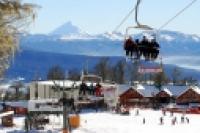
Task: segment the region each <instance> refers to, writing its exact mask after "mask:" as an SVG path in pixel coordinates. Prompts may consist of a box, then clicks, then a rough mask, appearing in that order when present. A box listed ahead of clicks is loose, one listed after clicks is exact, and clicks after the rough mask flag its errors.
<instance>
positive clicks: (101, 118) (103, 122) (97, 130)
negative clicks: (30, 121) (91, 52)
mask: <svg viewBox="0 0 200 133" xmlns="http://www.w3.org/2000/svg"><path fill="white" fill-rule="evenodd" d="M135 112H136V109H133V110H131V112H130V115H129V116H123V115H120V114H114V113H111V112H98V113H96V112H85V113H82V114H80V117H81V126H80V127H79V128H77V129H74V130H72V133H133V132H135V133H148V132H149V133H151V132H154V133H160V132H162V133H171V132H177V133H180V132H181V133H191V131H192V132H194V133H195V132H196V133H198V131H199V122H200V115H191V114H190V115H189V114H186V115H185V117H187V118H189V120H190V123H189V124H188V123H186V122H185V123H181V116H182V114H176V113H174V116H171V115H170V113H168V112H167V113H166V116H163V114H162V112H161V111H160V110H158V111H155V110H151V109H147V110H140V111H139V116H136V115H135ZM161 116H162V117H163V119H164V124H163V125H161V124H160V121H159V119H160V117H161ZM174 117H176V118H177V123H176V124H175V125H172V124H171V120H172V119H173V118H174ZM49 118H50V124H49V125H46V126H45V130H44V131H43V132H45V131H46V132H48V131H49V130H51V131H53V132H54V133H61V132H62V129H61V128H62V116H61V115H60V116H59V117H57V116H49ZM143 118H145V120H146V123H145V124H143V123H142V121H143ZM14 123H15V124H16V125H15V126H14V127H13V128H2V127H0V132H1V131H3V132H8V131H14V130H18V131H20V130H21V131H22V130H23V123H24V118H23V117H15V119H14Z"/></svg>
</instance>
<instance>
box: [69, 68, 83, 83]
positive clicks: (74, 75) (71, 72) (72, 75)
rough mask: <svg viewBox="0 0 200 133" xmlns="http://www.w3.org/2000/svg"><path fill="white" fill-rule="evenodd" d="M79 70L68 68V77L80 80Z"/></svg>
mask: <svg viewBox="0 0 200 133" xmlns="http://www.w3.org/2000/svg"><path fill="white" fill-rule="evenodd" d="M80 77H81V75H80V72H79V71H78V70H77V69H70V70H69V71H68V79H70V80H74V81H78V80H80Z"/></svg>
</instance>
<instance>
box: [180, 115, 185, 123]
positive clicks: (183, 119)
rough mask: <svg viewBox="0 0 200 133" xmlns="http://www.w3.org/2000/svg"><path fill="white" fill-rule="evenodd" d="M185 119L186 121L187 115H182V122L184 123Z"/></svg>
mask: <svg viewBox="0 0 200 133" xmlns="http://www.w3.org/2000/svg"><path fill="white" fill-rule="evenodd" d="M184 121H185V117H184V115H182V116H181V123H184Z"/></svg>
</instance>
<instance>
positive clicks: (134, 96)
mask: <svg viewBox="0 0 200 133" xmlns="http://www.w3.org/2000/svg"><path fill="white" fill-rule="evenodd" d="M157 93H158V90H157V89H156V88H155V86H142V85H135V86H132V87H130V88H129V89H128V90H127V91H125V92H123V93H121V95H120V96H119V97H120V104H122V105H127V106H139V107H142V108H146V107H152V106H153V104H154V96H155V94H157Z"/></svg>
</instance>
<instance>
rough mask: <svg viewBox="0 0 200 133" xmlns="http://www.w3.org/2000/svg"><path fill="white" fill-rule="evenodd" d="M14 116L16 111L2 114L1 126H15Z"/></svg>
mask: <svg viewBox="0 0 200 133" xmlns="http://www.w3.org/2000/svg"><path fill="white" fill-rule="evenodd" d="M13 114H14V111H6V112H4V113H1V114H0V118H1V125H2V126H4V127H12V126H13V125H14V124H13Z"/></svg>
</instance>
